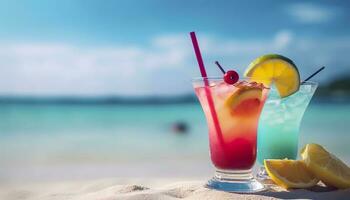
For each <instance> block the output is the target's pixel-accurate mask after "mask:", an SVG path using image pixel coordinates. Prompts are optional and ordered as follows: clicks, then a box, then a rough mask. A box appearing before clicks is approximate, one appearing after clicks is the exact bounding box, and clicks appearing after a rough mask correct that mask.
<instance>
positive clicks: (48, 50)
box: [0, 30, 350, 95]
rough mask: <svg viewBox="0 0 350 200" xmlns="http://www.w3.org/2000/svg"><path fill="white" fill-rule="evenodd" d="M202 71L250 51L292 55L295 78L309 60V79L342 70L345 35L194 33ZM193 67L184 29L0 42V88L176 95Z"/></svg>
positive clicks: (233, 62)
mask: <svg viewBox="0 0 350 200" xmlns="http://www.w3.org/2000/svg"><path fill="white" fill-rule="evenodd" d="M198 40H199V43H200V46H201V48H202V53H203V58H204V60H205V63H206V68H207V70H208V74H210V75H212V76H215V75H216V76H217V75H221V74H220V71H219V70H218V69H217V68H216V66H215V65H214V63H213V62H214V61H215V60H219V61H220V62H221V63H222V64H223V65H224V66H225V67H226V68H231V69H236V70H237V71H238V72H239V73H240V74H242V73H243V71H244V69H245V67H246V66H247V65H248V64H249V63H250V62H251V61H252V59H254V58H255V57H257V56H260V55H262V54H266V53H280V54H283V55H286V56H288V57H290V58H291V59H293V60H294V61H295V63H296V64H297V65H298V66H299V68H300V71H301V73H302V77H305V76H306V75H308V74H310V73H312V72H313V71H314V70H316V68H317V67H319V66H321V65H326V66H327V68H328V70H327V71H325V72H324V74H323V75H320V76H319V77H318V78H316V80H323V81H324V80H327V79H329V77H332V76H334V75H336V74H339V73H343V72H349V67H350V61H349V59H348V58H347V56H348V55H347V52H350V38H348V37H347V38H334V37H332V38H320V39H317V38H304V37H298V36H297V35H294V34H293V33H292V32H290V31H288V30H281V31H279V32H277V33H276V34H275V36H273V37H271V38H266V39H260V40H240V39H237V38H226V39H223V38H217V37H215V36H208V35H203V34H198ZM198 75H199V72H198V66H197V63H196V60H195V56H194V53H193V50H192V46H191V41H190V39H189V36H188V35H187V34H178V35H162V36H158V37H155V38H153V39H151V40H150V43H149V45H144V46H141V45H128V46H125V45H115V46H109V47H79V46H73V45H70V44H54V43H51V44H50V43H47V44H42V43H41V44H40V43H38V44H37V43H35V44H34V43H33V44H2V45H0V95H7V94H21V95H173V94H174V95H176V94H181V93H186V92H191V91H192V88H191V83H190V80H191V77H193V76H198Z"/></svg>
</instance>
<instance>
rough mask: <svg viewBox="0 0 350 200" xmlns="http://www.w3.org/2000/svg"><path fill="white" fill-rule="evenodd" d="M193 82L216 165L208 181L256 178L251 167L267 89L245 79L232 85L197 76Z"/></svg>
mask: <svg viewBox="0 0 350 200" xmlns="http://www.w3.org/2000/svg"><path fill="white" fill-rule="evenodd" d="M193 85H194V88H195V92H196V95H197V97H198V99H199V101H200V103H201V105H202V108H203V111H204V113H205V116H206V119H207V124H208V128H209V143H210V154H211V160H212V162H213V164H214V165H215V167H216V168H217V171H216V175H215V177H214V178H213V179H212V180H211V181H212V182H213V181H221V182H222V181H223V180H224V181H226V182H230V181H231V183H232V181H233V180H234V181H236V182H237V181H238V182H239V183H242V182H249V181H250V182H252V181H255V180H254V179H253V178H252V175H251V169H252V167H253V165H254V163H255V160H256V146H257V142H256V141H257V135H256V133H257V127H258V121H259V116H260V112H261V110H262V107H263V105H264V102H265V99H266V96H267V92H268V89H267V88H265V87H264V86H263V84H260V83H256V82H248V81H239V82H237V83H235V84H233V85H231V84H227V83H226V82H225V81H223V79H222V78H198V79H194V81H193ZM208 95H209V96H210V97H209V98H208ZM209 100H210V101H212V102H211V103H210V102H209ZM210 106H213V108H211V107H210ZM234 181H233V182H234ZM210 184H212V183H210V181H209V183H208V185H209V186H211V185H210ZM254 184H259V183H258V182H256V183H255V182H254ZM247 187H248V189H252V188H249V186H247ZM221 189H222V188H221ZM259 189H262V186H261V188H259V187H258V188H257V189H256V190H259ZM239 192H246V191H245V190H244V189H242V190H240V191H239ZM249 192H252V190H251V191H249Z"/></svg>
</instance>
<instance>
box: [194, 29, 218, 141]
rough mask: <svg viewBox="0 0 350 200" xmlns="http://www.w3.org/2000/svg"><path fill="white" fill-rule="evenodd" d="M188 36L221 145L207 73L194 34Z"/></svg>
mask: <svg viewBox="0 0 350 200" xmlns="http://www.w3.org/2000/svg"><path fill="white" fill-rule="evenodd" d="M190 35H191V40H192V44H193V48H194V52H195V53H196V57H197V62H198V65H199V70H200V71H201V75H202V77H203V80H204V85H205V92H206V96H207V100H208V105H209V110H210V113H211V116H212V117H213V122H214V126H215V130H216V133H217V134H218V138H219V141H220V142H221V143H223V137H222V132H221V129H220V126H219V120H218V116H217V114H216V111H215V107H214V102H213V97H212V95H211V92H210V90H209V81H208V79H207V72H206V71H205V67H204V63H203V59H202V54H201V51H200V49H199V45H198V41H197V37H196V33H195V32H190Z"/></svg>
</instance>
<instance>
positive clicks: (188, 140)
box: [0, 101, 350, 182]
mask: <svg viewBox="0 0 350 200" xmlns="http://www.w3.org/2000/svg"><path fill="white" fill-rule="evenodd" d="M349 116H350V105H349V104H318V103H316V102H314V101H311V103H310V105H309V106H308V108H307V110H306V112H305V116H304V118H303V120H302V122H301V129H300V137H299V151H300V148H302V147H303V145H304V144H306V143H310V142H314V143H319V144H321V145H323V146H325V147H326V148H327V149H328V150H329V151H331V152H332V153H334V154H335V155H337V156H339V158H341V159H343V160H344V161H346V162H347V163H348V164H349V163H350V157H349V155H350V149H349V148H348V146H349V144H348V143H349V141H350V135H349V134H348V130H350V117H349ZM178 121H182V122H184V123H186V124H187V125H188V132H187V133H185V134H177V133H175V132H174V131H173V130H172V126H173V124H174V122H178ZM208 147H209V145H208V129H207V126H206V121H205V117H204V114H203V111H202V109H201V107H200V105H199V104H197V103H190V104H174V105H103V104H102V105H79V104H72V105H60V104H57V105H55V104H48V105H34V104H28V105H23V104H0V182H1V181H5V182H6V181H10V180H19V181H23V180H25V179H29V180H31V179H34V178H35V179H49V177H52V178H53V179H54V178H101V177H135V176H136V177H142V176H152V177H153V176H176V177H178V176H179V177H181V176H185V177H190V176H196V177H199V176H201V177H206V178H207V177H210V176H211V175H212V170H213V169H212V166H211V162H210V157H209V148H208Z"/></svg>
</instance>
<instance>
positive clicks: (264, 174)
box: [256, 167, 270, 181]
mask: <svg viewBox="0 0 350 200" xmlns="http://www.w3.org/2000/svg"><path fill="white" fill-rule="evenodd" d="M256 179H258V180H259V181H265V180H270V177H269V175H268V174H267V172H266V169H265V167H260V169H259V172H258V173H257V174H256Z"/></svg>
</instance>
